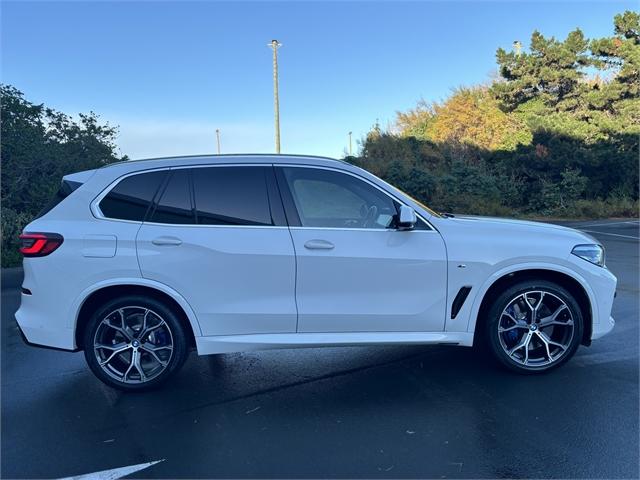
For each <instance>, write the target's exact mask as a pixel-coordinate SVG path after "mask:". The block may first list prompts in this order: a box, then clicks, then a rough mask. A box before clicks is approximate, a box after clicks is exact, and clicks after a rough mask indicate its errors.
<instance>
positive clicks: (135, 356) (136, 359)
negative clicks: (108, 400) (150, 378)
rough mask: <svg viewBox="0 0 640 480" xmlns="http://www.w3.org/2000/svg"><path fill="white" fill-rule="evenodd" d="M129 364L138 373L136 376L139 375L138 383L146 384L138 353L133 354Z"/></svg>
mask: <svg viewBox="0 0 640 480" xmlns="http://www.w3.org/2000/svg"><path fill="white" fill-rule="evenodd" d="M131 363H132V365H133V366H134V367H135V368H136V370H137V371H138V374H140V381H141V382H146V381H147V376H146V375H145V373H144V370H143V369H142V365H140V352H138V351H137V350H135V351H134V352H133V360H132V362H131Z"/></svg>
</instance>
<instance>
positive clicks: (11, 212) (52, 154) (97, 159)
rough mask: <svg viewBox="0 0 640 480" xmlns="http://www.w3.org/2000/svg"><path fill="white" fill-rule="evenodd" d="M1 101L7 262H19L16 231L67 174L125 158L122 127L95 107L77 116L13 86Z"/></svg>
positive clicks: (4, 260)
mask: <svg viewBox="0 0 640 480" xmlns="http://www.w3.org/2000/svg"><path fill="white" fill-rule="evenodd" d="M0 95H1V102H2V113H1V121H2V131H1V149H0V155H1V162H2V181H1V182H0V183H1V191H2V264H3V265H7V264H11V263H14V262H15V261H16V259H17V258H18V255H17V250H16V249H17V235H19V234H20V232H21V231H22V228H23V227H24V225H26V223H28V222H29V221H30V220H31V219H32V218H33V217H34V216H35V215H36V214H37V213H38V212H39V211H40V210H41V209H42V208H43V207H44V206H45V205H46V204H47V203H48V201H49V200H50V198H51V197H52V196H53V194H54V193H55V191H56V190H57V189H58V187H59V185H60V180H61V178H62V177H63V176H64V175H67V174H68V173H72V172H77V171H81V170H88V169H93V168H98V167H100V166H103V165H106V164H108V163H111V162H114V161H118V160H122V159H125V158H126V157H124V158H120V157H119V156H118V155H117V153H116V144H115V139H116V136H117V129H116V128H115V127H112V126H110V125H109V124H102V123H100V121H99V118H98V116H97V115H96V114H95V113H93V112H90V113H88V114H80V115H79V118H78V120H74V119H73V118H71V117H70V116H68V115H66V114H64V113H61V112H58V111H56V110H53V109H51V108H47V107H45V106H44V105H36V104H33V103H31V102H29V101H28V100H26V99H25V98H24V95H23V94H22V92H20V91H19V90H17V89H16V88H15V87H12V86H10V85H1V86H0Z"/></svg>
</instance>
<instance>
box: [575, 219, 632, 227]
mask: <svg viewBox="0 0 640 480" xmlns="http://www.w3.org/2000/svg"><path fill="white" fill-rule="evenodd" d="M627 223H633V224H635V225H638V224H640V221H638V220H626V221H624V222H609V223H587V224H585V225H581V226H582V227H608V226H609V225H622V224H627Z"/></svg>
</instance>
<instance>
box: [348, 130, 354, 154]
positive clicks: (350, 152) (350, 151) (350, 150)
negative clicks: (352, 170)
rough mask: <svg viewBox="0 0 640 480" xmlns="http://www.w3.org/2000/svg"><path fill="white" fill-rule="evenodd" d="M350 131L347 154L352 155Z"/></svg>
mask: <svg viewBox="0 0 640 480" xmlns="http://www.w3.org/2000/svg"><path fill="white" fill-rule="evenodd" d="M351 133H352V132H349V156H350V157H353V151H352V149H351Z"/></svg>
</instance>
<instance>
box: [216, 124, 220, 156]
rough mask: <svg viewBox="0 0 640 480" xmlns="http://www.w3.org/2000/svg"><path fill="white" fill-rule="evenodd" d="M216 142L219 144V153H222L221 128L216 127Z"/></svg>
mask: <svg viewBox="0 0 640 480" xmlns="http://www.w3.org/2000/svg"><path fill="white" fill-rule="evenodd" d="M216 142H217V144H218V155H220V129H219V128H216Z"/></svg>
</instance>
